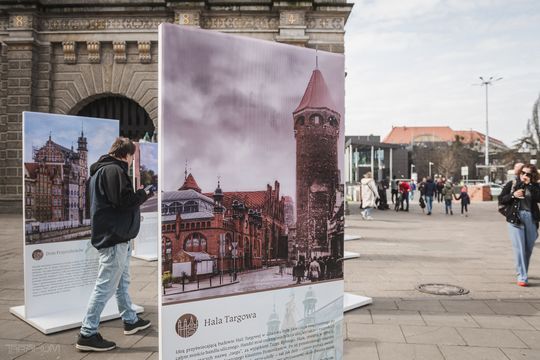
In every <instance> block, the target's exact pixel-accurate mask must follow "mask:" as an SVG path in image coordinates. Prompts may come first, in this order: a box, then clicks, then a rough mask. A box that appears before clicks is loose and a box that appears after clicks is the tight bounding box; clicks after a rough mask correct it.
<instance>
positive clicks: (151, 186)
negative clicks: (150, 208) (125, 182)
mask: <svg viewBox="0 0 540 360" xmlns="http://www.w3.org/2000/svg"><path fill="white" fill-rule="evenodd" d="M153 188H154V185H148V186H147V187H145V188H144V191H145V192H146V195H150V194H152V193H153V191H152V189H153Z"/></svg>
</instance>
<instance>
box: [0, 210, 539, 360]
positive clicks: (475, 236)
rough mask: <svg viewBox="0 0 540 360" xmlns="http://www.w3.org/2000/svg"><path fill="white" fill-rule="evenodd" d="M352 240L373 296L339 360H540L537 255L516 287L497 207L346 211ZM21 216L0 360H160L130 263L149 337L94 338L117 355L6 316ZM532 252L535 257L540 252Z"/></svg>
mask: <svg viewBox="0 0 540 360" xmlns="http://www.w3.org/2000/svg"><path fill="white" fill-rule="evenodd" d="M350 210H351V215H349V216H348V217H347V225H348V227H347V232H348V233H350V234H352V235H361V236H362V238H361V239H359V240H353V241H348V242H346V243H345V248H346V250H348V251H354V252H358V253H360V258H358V259H352V260H348V261H347V262H346V266H345V276H346V280H345V289H346V291H348V292H352V293H355V294H359V295H366V296H370V297H373V304H372V305H369V306H367V307H364V308H362V309H357V310H354V311H352V312H349V313H347V315H346V316H345V326H344V329H345V330H344V334H345V337H346V341H345V346H344V350H345V359H355V360H356V359H362V360H364V359H366V360H394V359H395V360H398V359H399V360H407V359H433V360H438V359H446V360H453V359H464V360H477V359H478V360H480V359H489V360H492V359H493V360H497V359H507V360H508V359H540V352H539V345H538V344H539V342H540V331H539V330H540V253H535V254H533V258H532V261H531V269H530V276H531V283H532V286H530V287H529V288H520V287H518V286H516V284H515V278H514V272H515V271H514V266H513V258H512V252H511V251H512V249H511V245H510V241H509V239H508V237H507V233H506V224H505V222H504V219H503V218H502V217H501V216H500V215H499V214H498V213H497V210H496V204H495V203H493V202H489V203H473V204H472V206H471V211H470V216H469V217H467V218H465V217H461V216H459V215H454V216H445V215H444V214H443V211H444V210H443V207H442V205H441V204H435V212H434V214H433V215H432V216H430V217H428V216H426V215H422V213H421V212H420V211H419V209H418V206H416V205H414V206H411V212H409V213H404V212H399V213H396V212H394V211H385V212H381V211H376V212H374V214H373V216H374V218H375V220H373V221H363V220H361V217H360V215H359V209H358V208H357V204H350ZM20 224H21V217H20V216H14V215H1V216H0V228H1V229H2V231H1V232H0V249H1V255H0V260H1V261H0V320H1V321H0V359H94V358H95V359H98V358H99V359H104V358H106V359H145V360H146V359H150V360H153V359H157V358H158V353H157V352H158V345H157V344H158V333H157V284H156V283H155V281H156V278H157V262H152V263H148V262H145V261H142V260H137V259H132V268H131V269H132V281H133V282H132V285H131V288H130V289H131V291H130V292H131V295H132V298H133V300H134V302H135V303H137V304H141V305H143V306H144V307H145V310H146V312H145V313H144V315H143V317H145V318H148V319H151V320H152V322H153V326H152V328H150V329H149V330H145V331H143V332H141V333H140V334H137V335H135V336H130V337H127V336H124V335H123V333H122V329H121V327H122V324H121V321H120V320H114V321H109V322H106V323H103V324H102V327H101V329H100V331H102V333H103V334H104V335H105V336H106V337H108V338H110V339H111V340H113V341H116V342H117V343H118V345H119V346H120V349H118V350H115V351H114V352H111V353H108V354H86V353H79V352H77V351H75V349H74V343H75V341H76V335H77V330H69V331H64V332H61V333H58V334H53V335H48V336H45V335H43V334H41V333H40V332H39V331H37V330H35V329H34V328H32V327H30V326H28V325H27V324H25V323H24V322H22V321H20V320H18V319H17V318H15V317H14V316H13V315H11V314H10V313H9V307H11V306H15V305H21V304H22V303H23V295H24V292H23V273H22V270H23V269H22V234H21V230H20ZM537 251H538V250H537ZM421 283H449V284H453V285H458V286H462V287H465V288H467V289H468V290H470V293H469V294H467V295H463V296H457V297H451V296H435V295H428V294H423V293H420V292H418V291H416V290H415V286H416V285H418V284H421Z"/></svg>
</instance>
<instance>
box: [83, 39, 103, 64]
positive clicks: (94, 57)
mask: <svg viewBox="0 0 540 360" xmlns="http://www.w3.org/2000/svg"><path fill="white" fill-rule="evenodd" d="M86 48H87V50H88V61H89V62H90V63H92V64H99V62H100V61H101V56H100V42H99V41H87V42H86Z"/></svg>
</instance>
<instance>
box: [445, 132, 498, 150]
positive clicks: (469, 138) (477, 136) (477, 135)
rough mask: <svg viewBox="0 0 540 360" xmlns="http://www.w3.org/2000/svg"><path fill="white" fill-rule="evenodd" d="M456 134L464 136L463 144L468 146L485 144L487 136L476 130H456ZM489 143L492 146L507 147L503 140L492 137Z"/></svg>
mask: <svg viewBox="0 0 540 360" xmlns="http://www.w3.org/2000/svg"><path fill="white" fill-rule="evenodd" d="M454 132H455V133H456V135H459V136H462V137H463V142H464V143H466V144H472V143H474V142H475V141H479V142H480V144H483V143H484V141H485V139H486V135H484V134H482V133H481V132H478V131H476V130H456V131H454ZM489 141H490V142H491V143H492V144H497V145H499V146H504V147H506V145H505V144H504V143H503V142H502V141H501V140H498V139H495V138H492V137H491V136H490V137H489Z"/></svg>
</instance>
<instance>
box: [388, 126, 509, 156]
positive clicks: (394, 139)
mask: <svg viewBox="0 0 540 360" xmlns="http://www.w3.org/2000/svg"><path fill="white" fill-rule="evenodd" d="M456 136H457V137H459V139H460V141H461V142H463V143H464V144H466V145H467V146H469V147H470V148H471V149H472V150H475V151H478V152H481V153H483V152H484V151H485V141H486V135H485V134H482V133H481V132H479V131H475V130H452V129H451V128H450V127H449V126H393V127H392V130H391V131H390V133H389V134H388V135H386V137H385V138H384V140H383V141H382V142H383V143H386V144H397V145H409V146H412V145H415V144H426V143H452V142H454V141H455V140H456ZM508 149H509V148H508V146H506V145H505V144H504V143H503V142H502V141H500V140H498V139H495V138H492V137H491V136H490V137H489V152H490V154H491V153H494V154H496V153H499V152H501V151H506V150H508Z"/></svg>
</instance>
